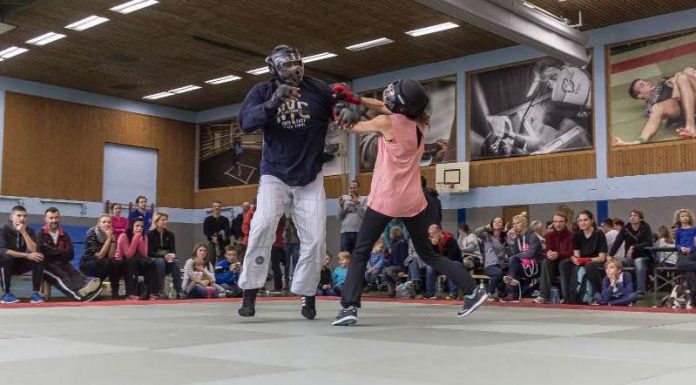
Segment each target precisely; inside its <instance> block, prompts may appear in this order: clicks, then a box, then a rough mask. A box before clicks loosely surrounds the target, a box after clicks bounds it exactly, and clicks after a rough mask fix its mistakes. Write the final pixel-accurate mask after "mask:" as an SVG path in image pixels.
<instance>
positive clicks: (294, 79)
mask: <svg viewBox="0 0 696 385" xmlns="http://www.w3.org/2000/svg"><path fill="white" fill-rule="evenodd" d="M266 63H268V70H269V71H270V73H271V75H272V76H273V77H276V78H278V80H280V82H281V83H285V84H287V85H290V86H293V87H297V86H298V85H300V82H301V81H302V77H303V76H304V64H302V56H300V51H298V50H297V48H292V47H289V46H287V45H279V46H277V47H275V48H273V52H271V55H270V56H268V57H267V58H266Z"/></svg>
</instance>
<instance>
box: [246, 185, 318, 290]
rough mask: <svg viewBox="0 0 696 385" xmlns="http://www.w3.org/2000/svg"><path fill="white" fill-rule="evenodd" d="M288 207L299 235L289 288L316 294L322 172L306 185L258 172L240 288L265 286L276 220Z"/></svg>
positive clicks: (247, 288)
mask: <svg viewBox="0 0 696 385" xmlns="http://www.w3.org/2000/svg"><path fill="white" fill-rule="evenodd" d="M288 208H289V209H290V210H287V211H290V212H291V215H292V218H293V220H294V222H295V225H296V226H297V235H298V236H299V238H300V258H299V261H298V262H297V266H295V273H294V275H293V278H292V287H291V288H290V290H291V291H292V293H294V294H297V295H305V296H312V295H316V292H317V285H318V284H319V278H320V272H321V264H322V260H323V258H324V253H325V249H326V242H325V241H326V193H325V192H324V177H323V176H322V175H321V174H319V175H318V176H317V178H316V179H315V180H314V181H312V182H310V183H309V184H307V185H306V186H288V185H286V184H285V183H284V182H283V181H281V180H280V179H278V178H276V177H274V176H271V175H262V176H261V180H260V182H259V192H258V195H257V197H256V212H255V213H254V217H253V218H252V219H251V228H250V230H249V244H248V245H247V250H246V255H245V256H244V267H243V268H242V274H241V276H240V278H239V287H241V288H242V289H245V290H250V289H259V288H262V287H264V286H265V284H266V277H267V275H268V264H269V262H270V260H271V246H272V245H273V242H274V241H275V236H276V229H277V227H278V221H279V220H280V217H281V216H282V215H283V214H284V213H285V212H286V209H288Z"/></svg>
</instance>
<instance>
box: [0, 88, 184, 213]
mask: <svg viewBox="0 0 696 385" xmlns="http://www.w3.org/2000/svg"><path fill="white" fill-rule="evenodd" d="M4 127H5V128H4V146H3V147H4V151H3V154H2V157H3V162H2V164H3V170H2V175H3V178H2V189H1V191H2V194H3V195H11V196H26V197H43V198H54V199H70V200H78V201H91V202H98V201H101V200H102V187H103V186H102V179H103V163H104V144H105V143H115V144H123V145H129V146H137V147H145V148H150V149H155V150H157V152H158V162H157V197H150V200H151V201H154V202H156V204H157V205H158V206H166V207H180V208H192V207H193V189H194V184H193V183H194V179H193V174H194V167H193V162H194V145H195V125H193V124H191V123H185V122H179V121H174V120H170V119H163V118H158V117H152V116H146V115H141V114H137V113H132V112H124V111H118V110H114V109H106V108H100V107H93V106H87V105H83V104H77V103H69V102H63V101H58V100H54V99H48V98H42V97H36V96H31V95H25V94H20V93H14V92H7V93H6V94H5V124H4ZM133 172H134V173H137V170H133ZM137 195H138V192H136V191H134V192H133V199H135V197H136V196H137Z"/></svg>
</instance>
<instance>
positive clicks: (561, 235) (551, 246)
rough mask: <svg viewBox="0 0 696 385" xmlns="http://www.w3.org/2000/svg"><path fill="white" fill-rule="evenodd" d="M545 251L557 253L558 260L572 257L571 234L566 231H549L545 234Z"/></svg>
mask: <svg viewBox="0 0 696 385" xmlns="http://www.w3.org/2000/svg"><path fill="white" fill-rule="evenodd" d="M544 238H546V251H555V252H557V253H558V259H559V260H562V259H567V258H570V257H571V256H572V255H573V232H572V231H569V230H568V229H563V231H556V230H551V231H549V232H548V233H546V236H545V237H544Z"/></svg>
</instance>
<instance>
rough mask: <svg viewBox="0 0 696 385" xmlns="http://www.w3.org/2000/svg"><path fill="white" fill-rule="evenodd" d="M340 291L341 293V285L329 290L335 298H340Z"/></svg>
mask: <svg viewBox="0 0 696 385" xmlns="http://www.w3.org/2000/svg"><path fill="white" fill-rule="evenodd" d="M342 291H343V285H342V284H339V285H334V287H333V288H331V293H332V294H333V295H335V296H336V297H340V296H341V292H342Z"/></svg>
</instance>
